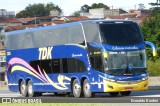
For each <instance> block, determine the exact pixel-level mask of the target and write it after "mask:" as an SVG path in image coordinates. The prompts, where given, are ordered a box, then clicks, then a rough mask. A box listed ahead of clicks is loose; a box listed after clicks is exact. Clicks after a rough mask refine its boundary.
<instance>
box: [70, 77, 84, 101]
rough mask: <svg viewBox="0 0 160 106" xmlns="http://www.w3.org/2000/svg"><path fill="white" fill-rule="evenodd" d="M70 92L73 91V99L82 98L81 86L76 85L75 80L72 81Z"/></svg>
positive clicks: (76, 81)
mask: <svg viewBox="0 0 160 106" xmlns="http://www.w3.org/2000/svg"><path fill="white" fill-rule="evenodd" d="M72 90H73V91H72V92H73V95H74V97H76V98H80V97H82V87H81V85H80V84H79V83H78V80H77V79H75V80H74V81H73V84H72Z"/></svg>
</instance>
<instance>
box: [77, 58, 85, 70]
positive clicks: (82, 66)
mask: <svg viewBox="0 0 160 106" xmlns="http://www.w3.org/2000/svg"><path fill="white" fill-rule="evenodd" d="M85 71H86V66H85V63H84V62H83V61H80V60H77V72H85Z"/></svg>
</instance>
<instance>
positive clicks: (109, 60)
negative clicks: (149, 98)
mask: <svg viewBox="0 0 160 106" xmlns="http://www.w3.org/2000/svg"><path fill="white" fill-rule="evenodd" d="M146 44H148V45H150V46H151V47H152V49H153V54H154V55H156V47H155V45H154V44H153V43H151V42H145V41H144V38H143V35H142V33H141V31H140V28H139V26H138V24H137V23H136V22H134V21H130V20H89V21H80V22H73V23H66V24H61V25H55V26H46V27H39V28H33V29H26V30H19V31H13V32H8V33H6V53H7V54H6V56H7V57H6V59H7V67H6V68H7V72H6V73H7V78H8V86H9V89H10V90H11V91H16V92H20V93H21V94H22V96H24V97H26V96H29V97H33V96H39V95H42V93H45V92H53V93H54V94H59V93H65V94H69V93H73V95H74V97H82V96H84V97H93V96H94V95H95V93H102V92H108V93H110V95H111V96H117V95H118V94H119V93H120V94H121V95H122V96H129V95H130V93H131V91H139V90H147V89H148V72H147V65H146V51H145V45H146Z"/></svg>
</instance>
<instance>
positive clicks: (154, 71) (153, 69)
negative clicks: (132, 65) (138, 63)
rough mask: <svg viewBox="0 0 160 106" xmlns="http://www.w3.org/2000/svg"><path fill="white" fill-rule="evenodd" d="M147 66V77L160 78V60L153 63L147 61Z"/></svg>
mask: <svg viewBox="0 0 160 106" xmlns="http://www.w3.org/2000/svg"><path fill="white" fill-rule="evenodd" d="M147 64H148V67H147V68H148V73H149V76H160V59H157V60H155V61H151V60H148V62H147Z"/></svg>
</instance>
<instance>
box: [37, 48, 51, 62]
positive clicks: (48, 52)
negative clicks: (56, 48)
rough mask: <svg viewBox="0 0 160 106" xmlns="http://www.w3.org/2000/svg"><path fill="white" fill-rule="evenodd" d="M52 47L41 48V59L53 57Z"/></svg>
mask: <svg viewBox="0 0 160 106" xmlns="http://www.w3.org/2000/svg"><path fill="white" fill-rule="evenodd" d="M52 49H53V47H44V48H39V60H40V59H42V60H44V59H52Z"/></svg>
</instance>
